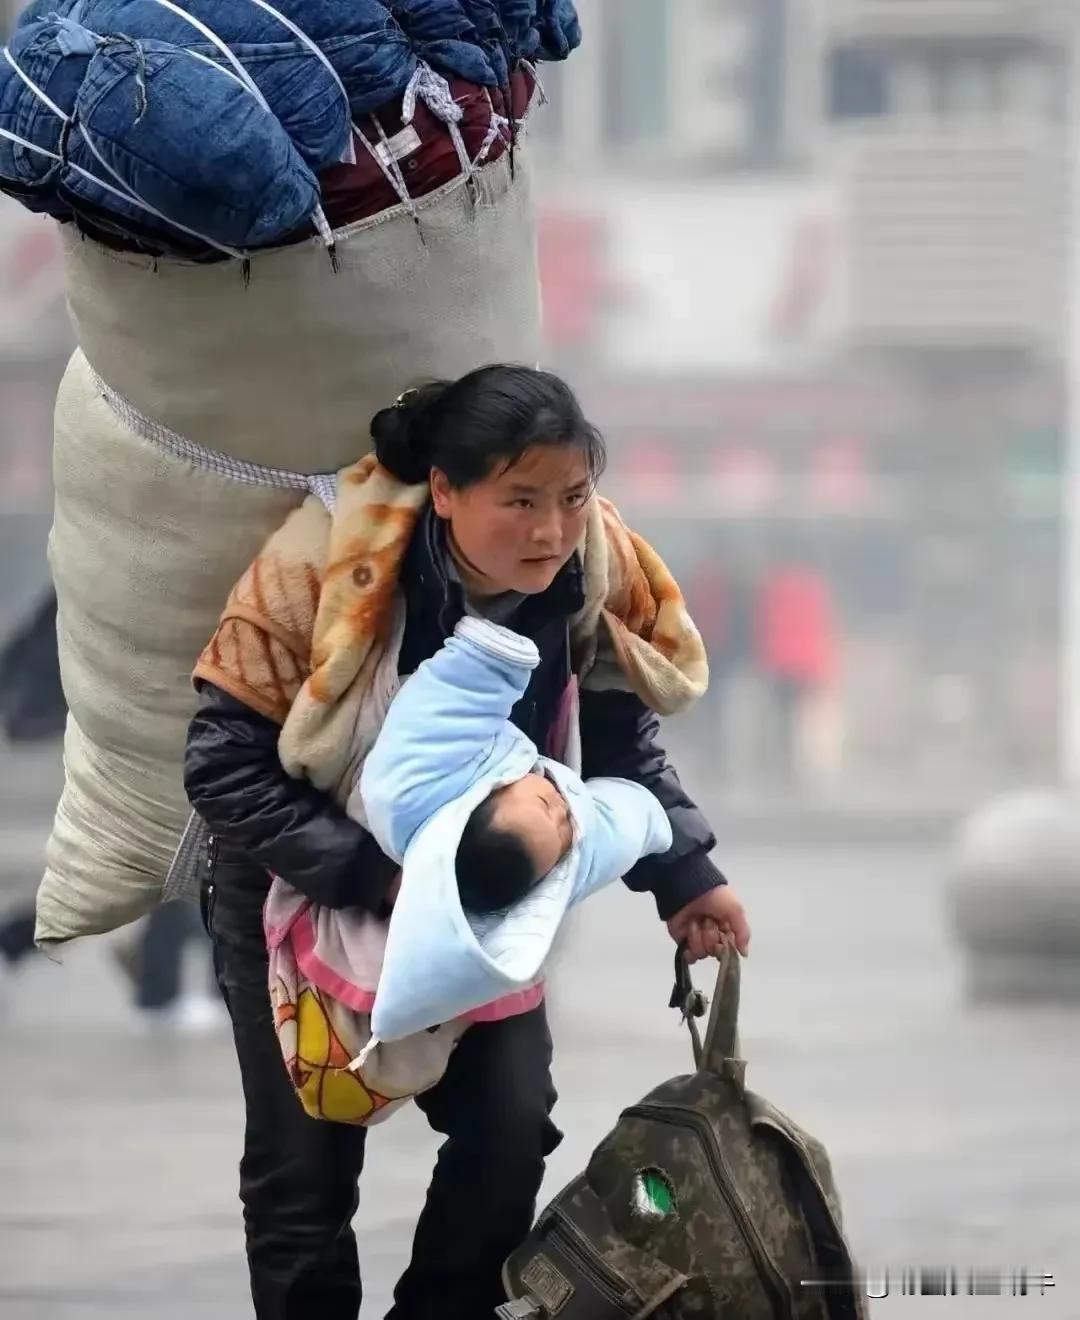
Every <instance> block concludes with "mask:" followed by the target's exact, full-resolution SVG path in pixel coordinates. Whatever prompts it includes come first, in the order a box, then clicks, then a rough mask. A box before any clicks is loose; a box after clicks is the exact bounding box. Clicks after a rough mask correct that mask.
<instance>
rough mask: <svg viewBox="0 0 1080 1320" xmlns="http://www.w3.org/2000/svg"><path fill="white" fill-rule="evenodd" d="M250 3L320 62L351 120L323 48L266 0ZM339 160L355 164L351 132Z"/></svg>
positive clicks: (341, 85)
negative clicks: (275, 21)
mask: <svg viewBox="0 0 1080 1320" xmlns="http://www.w3.org/2000/svg"><path fill="white" fill-rule="evenodd" d="M251 3H252V4H253V5H258V6H259V8H260V9H264V10H265V11H266V12H267V13H268V14H271V15H272V16H273V17H274V18H276V19H277V20H278V22H280V23H282V24H284V26H285V27H287V28H288V29H289V31H290V32H291V33H292V34H293V36H295V37H296V38H297V40H298V41H302V42H303V43H304V45H305V46H307V48H308V49H309V50H310V51H311V53H312V54H313V55H314V56H315V57H316V59H318V60H319V61H321V63H322V64H323V66H324V67H325V68H326V70H327V71H328V72H329V74H330V77H331V78H333V80H334V82H336V83H337V86H338V91H339V92H340V93H341V99H342V100H343V101H344V102H345V114H346V118H347V119H349V120H351V119H352V105H351V103H350V101H349V93H348V92H347V91H346V90H345V84H344V83H343V82H342V81H341V78H340V76H339V74H338V71H337V69H335V68H334V66H333V64H331V63H330V60H329V58H328V57H327V55H326V52H325V51H324V50H323V48H322V47H321V46H320V45H319V44H318V43H317V42H315V41H312V39H311V38H310V37H309V36H308V34H307V33H306V32H305V31H304V29H303V28H302V27H300V26H299V25H298V24H296V23H294V22H293V21H292V19H291V18H288V17H287V16H286V15H285V14H283V13H282V12H281V10H280V9H275V8H274V6H273V5H271V4H268V3H267V0H251ZM350 127H351V125H350ZM341 159H342V161H343V162H344V163H345V164H346V165H355V164H356V146H355V144H354V143H353V140H352V134H351V132H350V134H349V139H348V142H347V143H346V146H345V154H344V155H343V156H342V157H341Z"/></svg>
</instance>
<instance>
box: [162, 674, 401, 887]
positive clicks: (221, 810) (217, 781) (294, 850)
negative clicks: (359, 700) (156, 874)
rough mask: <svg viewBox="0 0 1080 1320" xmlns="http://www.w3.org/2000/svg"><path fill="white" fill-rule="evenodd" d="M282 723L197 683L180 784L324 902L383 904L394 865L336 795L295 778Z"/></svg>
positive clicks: (279, 871)
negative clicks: (283, 745)
mask: <svg viewBox="0 0 1080 1320" xmlns="http://www.w3.org/2000/svg"><path fill="white" fill-rule="evenodd" d="M280 733H281V728H280V726H279V725H278V724H277V723H276V722H275V721H274V720H272V719H268V718H267V717H266V716H265V715H260V714H258V713H257V712H256V711H254V710H252V709H251V707H250V706H247V705H245V704H244V703H243V702H241V701H238V700H237V699H236V698H235V697H233V696H230V695H229V694H228V693H226V692H224V691H222V690H221V689H220V688H218V687H216V686H215V685H214V684H213V683H209V682H201V683H200V684H199V706H198V710H197V712H196V714H195V718H194V719H193V720H192V722H191V726H190V728H189V731H188V741H187V750H186V752H185V755H184V786H185V788H186V789H187V794H188V798H189V799H190V801H191V804H192V806H193V807H194V808H195V810H196V811H197V812H198V813H199V815H200V816H201V817H202V818H203V820H205V821H206V823H207V824H208V825H209V826H210V828H211V830H212V831H213V832H214V833H215V834H216V835H218V836H219V837H220V838H221V839H223V840H224V841H226V842H227V843H229V844H231V845H233V846H234V847H237V848H240V849H243V850H244V851H245V852H247V853H249V854H250V856H251V857H252V858H254V860H255V861H256V862H258V863H260V864H261V865H263V866H265V867H266V869H267V870H268V871H272V872H273V873H274V874H275V875H279V876H281V877H282V879H283V880H287V881H288V882H289V884H291V885H292V886H293V887H294V888H296V889H298V890H300V892H301V893H303V894H307V895H308V897H310V898H313V899H315V901H316V902H318V903H322V904H325V905H326V906H327V907H351V906H354V905H356V906H360V907H364V908H368V909H369V910H370V911H372V912H379V911H380V910H381V909H382V908H383V904H384V901H385V899H386V895H387V891H388V890H389V888H390V885H391V883H392V882H393V880H394V878H395V876H396V875H397V871H398V868H397V865H396V863H394V862H392V861H391V860H390V859H389V858H388V857H386V856H385V855H384V853H383V852H382V849H381V848H380V847H379V845H378V844H377V843H376V842H375V840H374V838H373V837H372V836H371V835H370V834H369V833H368V832H367V830H365V829H364V828H363V827H362V826H360V825H358V824H357V823H356V822H355V821H354V820H351V819H350V818H349V817H348V816H347V815H346V814H345V812H344V811H343V810H342V809H341V808H340V807H339V806H338V805H337V803H336V802H335V801H334V800H333V798H331V797H329V796H328V795H327V794H325V793H322V792H320V791H319V790H318V789H317V788H315V787H313V786H312V785H311V784H310V783H309V782H308V781H307V780H303V779H293V778H292V777H291V776H290V775H288V774H287V773H286V772H285V770H284V768H283V767H282V764H281V761H280V760H279V759H278V750H277V744H278V737H279V735H280Z"/></svg>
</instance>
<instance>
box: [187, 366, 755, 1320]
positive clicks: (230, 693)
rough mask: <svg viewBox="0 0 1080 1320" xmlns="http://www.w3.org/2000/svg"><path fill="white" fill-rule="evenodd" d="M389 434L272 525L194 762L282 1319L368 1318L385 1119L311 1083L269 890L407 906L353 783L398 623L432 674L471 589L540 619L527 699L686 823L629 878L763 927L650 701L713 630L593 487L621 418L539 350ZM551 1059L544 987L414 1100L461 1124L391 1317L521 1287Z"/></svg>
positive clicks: (415, 657)
mask: <svg viewBox="0 0 1080 1320" xmlns="http://www.w3.org/2000/svg"><path fill="white" fill-rule="evenodd" d="M372 435H373V438H374V441H375V456H374V457H368V458H365V459H363V460H361V461H360V462H359V463H357V464H356V465H354V466H353V467H351V468H346V469H344V470H343V471H342V472H341V473H339V474H338V478H337V481H336V490H335V493H334V495H333V496H332V497H330V498H325V497H324V498H323V499H321V500H320V499H319V498H317V497H315V496H313V497H311V498H310V499H309V500H307V501H306V502H305V503H304V504H303V505H302V506H301V508H299V509H298V510H297V511H296V512H294V513H293V514H292V515H291V516H290V517H289V518H288V520H287V521H286V522H285V524H284V525H283V526H282V528H281V529H280V531H279V532H278V533H276V534H275V535H274V536H273V537H272V538H271V539H270V541H269V542H268V543H267V544H266V546H265V547H264V549H263V551H262V553H261V554H260V555H259V556H258V558H257V559H256V560H255V562H254V563H253V564H252V566H251V568H250V569H249V570H248V572H247V573H246V574H245V575H244V577H243V578H242V579H241V580H240V582H239V583H237V585H236V587H235V588H234V590H233V592H232V595H231V597H230V599H229V602H228V604H227V605H226V608H225V611H224V613H223V615H222V618H221V622H220V624H219V627H218V629H217V632H216V633H215V635H214V637H213V639H212V640H211V642H210V644H209V645H208V646H207V648H206V650H205V651H204V653H203V655H202V657H201V659H200V662H199V664H198V666H197V668H196V671H195V680H196V685H197V687H198V689H199V709H198V713H197V714H196V716H195V719H194V720H193V722H192V725H191V730H190V734H189V738H188V746H187V756H186V765H185V770H186V773H185V782H186V787H187V790H188V793H189V796H190V798H191V801H192V804H193V805H194V807H195V809H196V811H197V813H198V814H199V816H200V817H201V819H202V821H203V822H205V824H206V826H207V827H208V829H209V831H210V835H211V838H210V841H209V845H208V848H207V858H208V862H209V865H208V867H207V871H206V881H205V883H204V891H203V902H204V911H205V913H206V916H207V921H208V925H209V928H210V931H211V935H212V937H213V940H214V945H215V952H216V957H217V962H218V970H219V975H220V978H221V983H222V987H223V990H224V993H225V995H226V998H227V1001H228V1004H229V1008H230V1012H231V1014H232V1019H233V1026H234V1034H235V1038H236V1047H237V1053H238V1056H239V1060H240V1067H241V1072H242V1074H243V1081H244V1093H245V1096H246V1103H247V1134H246V1140H245V1150H244V1157H243V1161H242V1164H241V1197H242V1199H243V1202H244V1212H245V1220H246V1226H247V1245H248V1257H249V1262H250V1267H251V1277H252V1291H253V1295H254V1299H255V1309H256V1313H257V1314H258V1315H259V1316H260V1317H262V1318H263V1320H270V1317H274V1318H275V1320H281V1318H282V1317H297V1318H300V1317H303V1320H307V1317H315V1316H317V1317H319V1320H345V1318H346V1317H348V1318H349V1320H354V1317H355V1316H356V1314H357V1311H358V1307H359V1302H360V1281H359V1273H358V1266H357V1254H356V1244H355V1240H354V1237H353V1233H352V1229H351V1220H352V1217H353V1214H354V1212H355V1210H356V1207H357V1201H358V1196H357V1177H358V1175H359V1173H360V1170H361V1167H362V1164H363V1154H364V1140H365V1130H364V1129H363V1128H359V1127H350V1126H345V1125H341V1124H336V1123H325V1122H318V1121H316V1120H314V1119H312V1118H309V1117H308V1116H307V1115H306V1114H305V1113H304V1112H303V1110H302V1109H301V1107H300V1105H299V1104H298V1102H297V1099H296V1095H295V1093H294V1090H293V1087H292V1085H291V1084H290V1081H289V1079H288V1077H287V1075H286V1072H285V1070H284V1069H283V1067H282V1061H281V1052H280V1049H279V1045H278V1042H277V1039H276V1036H275V1030H274V1022H273V1019H272V1013H271V1006H270V1001H269V998H268V995H267V955H266V948H265V941H264V935H263V925H262V909H263V904H264V902H265V900H266V896H267V891H268V888H269V885H270V874H271V872H272V873H274V874H277V875H279V876H281V877H283V878H284V879H285V880H287V881H288V882H289V883H290V884H291V885H293V886H294V887H295V888H296V889H298V890H300V891H301V892H304V893H306V894H308V895H310V896H311V897H312V898H314V899H315V900H316V901H317V902H319V903H323V904H326V905H329V906H331V907H345V906H349V905H352V904H358V905H360V906H361V907H364V908H366V909H368V910H370V911H374V912H380V911H384V910H385V909H386V907H387V904H388V901H389V898H390V895H391V894H392V892H393V886H394V882H395V879H396V867H395V866H394V865H393V864H392V863H390V862H389V861H388V860H387V859H386V858H385V857H383V856H382V854H381V853H380V852H379V849H378V847H377V845H376V844H375V842H374V840H373V839H372V838H371V836H370V835H369V834H367V833H366V832H365V830H364V829H363V828H362V827H361V826H360V825H359V824H357V823H356V822H355V821H354V820H352V819H351V818H350V817H349V816H348V815H347V814H346V812H345V810H344V806H343V803H344V802H345V800H346V799H347V797H348V793H349V789H350V788H351V786H352V784H353V782H354V780H355V776H356V771H357V765H356V756H355V747H356V740H355V731H356V729H357V727H358V726H362V724H363V720H364V711H365V697H366V696H367V695H369V693H370V688H371V684H372V676H373V674H375V673H376V672H377V671H380V672H381V668H382V667H381V666H380V665H379V661H380V660H381V659H382V658H384V657H385V655H386V653H387V648H388V647H398V648H399V649H398V652H397V672H398V673H400V674H408V673H410V672H411V671H412V670H413V669H415V668H416V666H417V665H418V664H419V663H420V662H421V661H423V660H424V659H426V658H427V657H429V656H431V655H432V654H433V653H434V652H435V651H436V650H437V649H438V648H439V647H440V646H441V644H442V642H443V641H444V639H445V638H446V637H447V636H448V635H449V634H450V633H451V632H452V630H453V628H454V626H455V624H456V623H457V621H458V620H459V619H460V618H461V616H462V615H463V614H464V613H466V612H472V613H475V614H479V615H483V616H486V617H489V618H492V619H495V620H498V621H499V622H503V623H509V624H510V625H511V626H512V627H513V628H514V629H515V630H517V631H518V632H521V633H524V634H526V635H528V636H529V637H531V638H532V639H533V640H534V641H535V642H536V644H537V647H538V649H539V651H540V656H541V663H540V665H539V667H538V668H537V670H536V672H535V675H534V677H533V679H532V682H531V684H530V686H529V689H528V690H527V692H526V694H525V697H524V699H523V700H522V702H521V703H520V704H519V705H518V706H517V707H516V708H515V712H514V720H515V723H517V724H518V725H519V727H520V728H522V729H523V730H524V731H525V732H526V733H527V734H528V735H529V737H530V738H532V739H533V741H534V742H535V743H536V744H537V746H539V747H541V748H543V747H549V746H552V745H553V741H554V739H555V738H556V736H557V730H556V726H557V725H558V724H559V723H560V720H561V719H563V717H565V716H566V712H567V708H568V701H569V704H570V705H571V706H574V704H575V698H576V699H577V700H576V708H575V709H574V714H575V715H576V723H577V725H578V729H579V730H580V759H581V762H582V769H583V773H585V774H586V775H618V776H622V777H626V778H630V779H633V780H636V781H638V782H640V783H642V784H644V785H645V786H646V787H648V788H649V789H651V790H652V791H653V792H654V793H655V794H656V796H657V798H658V799H659V800H660V802H661V803H662V805H663V806H664V808H665V809H666V811H667V812H668V815H669V817H670V820H671V824H672V829H673V834H674V844H673V846H672V848H671V849H670V851H669V852H668V853H666V854H663V855H661V856H659V857H653V858H648V859H646V860H645V861H643V862H641V863H640V864H639V865H638V866H637V867H635V868H634V870H633V871H631V873H630V874H629V875H628V876H627V877H626V882H627V884H628V885H629V886H630V888H631V889H635V890H639V891H649V892H651V893H652V894H653V896H654V898H655V901H656V904H657V908H658V911H659V914H660V917H661V918H662V919H663V920H665V921H667V923H668V926H669V929H670V931H671V933H672V935H673V936H674V937H675V938H676V939H684V938H685V939H687V940H688V941H689V947H690V956H691V957H703V956H707V955H710V954H713V953H716V952H717V951H718V950H719V948H720V946H721V944H722V942H723V940H724V939H725V936H726V932H730V933H731V934H732V935H733V936H734V937H735V940H736V942H737V943H738V944H740V945H741V946H742V947H743V948H745V944H746V940H747V938H748V935H747V929H746V923H745V918H744V916H743V914H742V909H741V907H740V906H739V904H738V901H737V900H736V899H735V897H734V895H733V894H732V893H731V891H730V890H729V889H727V888H726V886H725V884H724V879H723V877H722V876H721V875H720V873H719V872H718V871H717V870H716V868H715V867H714V866H713V865H712V863H711V862H710V861H709V859H708V853H709V850H710V849H711V848H712V846H713V843H714V839H713V836H712V834H711V832H710V830H709V827H708V825H707V823H706V822H705V820H704V819H703V818H702V816H701V814H700V812H699V811H698V809H697V807H696V806H695V805H694V803H693V802H692V801H691V800H690V799H689V798H688V797H687V795H686V793H685V792H684V790H683V789H682V787H681V786H680V784H679V781H678V779H677V777H676V775H675V773H674V771H673V770H672V769H671V767H670V766H669V765H668V764H667V761H666V758H665V755H664V753H663V751H662V750H661V749H660V748H659V747H658V746H657V745H656V742H655V735H656V732H657V720H656V715H655V713H654V712H659V713H664V714H666V713H670V712H672V711H674V710H677V709H681V708H684V707H685V706H686V705H688V704H689V703H690V702H692V701H693V700H694V699H695V698H696V697H697V696H699V695H700V694H701V692H702V691H703V690H704V688H705V685H706V682H707V667H706V661H705V655H704V650H703V647H702V644H701V639H700V637H699V635H698V633H697V631H696V630H695V629H694V627H693V625H692V623H691V622H690V620H689V618H688V617H687V615H686V612H685V609H684V607H683V603H682V598H681V596H680V595H679V592H678V589H677V587H676V586H675V584H674V582H673V581H672V580H671V578H670V576H669V575H668V573H667V570H666V569H665V567H664V565H663V564H662V562H661V561H660V560H659V558H658V557H657V556H656V555H655V553H654V552H653V551H652V550H651V549H650V548H649V547H648V546H647V545H646V544H645V543H644V542H642V541H641V540H640V538H637V537H635V536H634V535H633V534H632V533H630V532H629V531H628V530H627V529H626V528H625V527H624V526H623V524H622V523H621V521H620V520H619V518H618V515H617V514H616V513H615V511H614V510H613V509H612V508H611V507H610V506H609V505H607V504H605V502H603V501H602V500H600V499H599V498H598V497H596V495H595V492H594V485H595V480H596V477H597V476H598V474H599V472H600V470H601V468H602V466H603V458H604V449H603V442H602V440H601V439H600V437H599V435H598V434H597V433H596V431H595V430H594V429H593V428H592V427H591V426H590V425H589V424H588V423H587V421H586V420H585V418H584V417H583V415H582V413H581V410H580V407H579V405H578V403H577V401H576V399H575V398H574V396H573V395H572V393H571V392H570V390H569V389H568V388H567V386H566V385H564V384H563V383H562V382H561V381H559V380H558V379H556V378H554V377H552V376H550V375H547V374H545V373H542V372H538V371H534V370H531V369H528V368H524V367H505V366H494V367H488V368H483V369H481V370H479V371H476V372H472V373H470V374H469V375H467V376H465V377H463V378H461V379H460V380H458V381H456V382H455V383H453V384H450V385H445V384H436V385H429V386H425V387H424V388H422V389H420V390H417V391H413V392H410V393H409V394H407V395H405V396H403V397H402V399H401V400H399V402H398V404H397V405H395V406H394V407H393V408H389V409H386V410H384V411H383V412H381V413H379V414H378V415H377V416H376V417H375V419H374V421H373V423H372ZM395 621H396V622H395ZM579 680H580V697H579V698H578V697H577V694H578V682H579ZM650 707H651V708H652V709H650ZM550 1061H551V1039H550V1036H549V1034H548V1027H547V1021H546V1016H545V1010H544V1005H543V1003H542V1002H541V1003H540V1005H539V1006H538V1007H534V1008H532V1009H531V1010H529V1011H525V1012H518V1013H517V1014H516V1015H514V1016H508V1017H504V1018H502V1019H501V1020H496V1021H491V1022H484V1023H481V1024H477V1025H474V1026H472V1027H470V1028H469V1030H468V1031H467V1032H466V1033H465V1035H464V1037H463V1038H462V1040H461V1042H460V1044H459V1045H458V1046H457V1048H456V1050H455V1051H454V1053H453V1055H452V1056H451V1058H450V1063H449V1066H448V1068H447V1071H446V1073H445V1074H444V1076H443V1078H442V1080H441V1081H440V1082H439V1083H438V1084H437V1085H435V1086H434V1087H433V1088H432V1089H431V1090H428V1091H426V1092H424V1093H423V1094H422V1095H420V1096H419V1097H418V1098H417V1103H418V1104H419V1106H420V1107H421V1109H422V1110H423V1111H424V1113H425V1115H426V1117H427V1119H428V1121H429V1123H430V1124H431V1126H432V1127H433V1128H434V1129H435V1130H436V1131H437V1132H440V1133H442V1134H443V1135H445V1137H446V1138H447V1140H446V1142H445V1144H444V1145H443V1147H442V1149H441V1151H440V1154H439V1159H438V1163H437V1166H436V1169H435V1174H434V1178H433V1181H432V1184H431V1188H430V1191H429V1193H428V1199H427V1204H426V1206H425V1209H424V1211H423V1213H422V1215H421V1217H420V1221H419V1224H418V1226H417V1230H416V1238H415V1244H414V1251H413V1258H412V1263H411V1264H410V1265H409V1268H408V1270H407V1271H406V1273H405V1275H404V1276H403V1278H402V1279H401V1281H400V1283H399V1285H398V1288H397V1290H396V1294H395V1299H396V1300H395V1306H394V1309H393V1311H392V1313H391V1314H392V1316H393V1317H395V1320H426V1318H427V1317H432V1318H434V1317H436V1316H438V1317H439V1318H440V1320H453V1318H454V1317H461V1318H462V1320H478V1318H479V1317H481V1316H488V1315H491V1314H492V1311H493V1308H494V1307H495V1306H497V1305H498V1304H499V1303H500V1302H501V1301H503V1300H504V1294H503V1292H502V1288H501V1284H500V1278H499V1270H500V1266H501V1263H502V1261H503V1259H504V1258H505V1257H506V1255H507V1254H508V1253H509V1252H510V1251H511V1250H512V1249H513V1247H514V1246H515V1245H516V1244H517V1243H518V1242H519V1241H520V1240H521V1238H522V1237H523V1236H524V1235H525V1233H526V1232H527V1231H528V1229H529V1227H530V1224H531V1219H532V1214H533V1209H534V1203H535V1197H536V1194H537V1192H538V1190H539V1187H540V1182H541V1178H542V1174H543V1168H544V1160H545V1157H546V1156H547V1155H548V1154H549V1153H550V1152H551V1151H552V1150H553V1149H554V1148H555V1146H556V1145H557V1144H558V1142H559V1140H560V1134H559V1132H558V1130H557V1129H556V1128H555V1127H554V1125H553V1124H552V1122H551V1118H550V1111H551V1108H552V1106H553V1104H554V1102H555V1092H554V1090H553V1088H552V1084H551V1077H550V1071H549V1069H550Z"/></svg>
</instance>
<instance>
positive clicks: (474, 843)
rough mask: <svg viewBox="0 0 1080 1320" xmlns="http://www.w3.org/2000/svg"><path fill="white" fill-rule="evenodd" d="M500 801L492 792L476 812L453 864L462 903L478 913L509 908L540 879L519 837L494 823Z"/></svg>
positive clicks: (470, 818)
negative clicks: (497, 804)
mask: <svg viewBox="0 0 1080 1320" xmlns="http://www.w3.org/2000/svg"><path fill="white" fill-rule="evenodd" d="M497 801H498V799H497V797H496V795H495V794H494V793H493V794H491V795H490V796H489V797H486V798H485V799H484V801H483V802H481V803H480V805H479V806H478V807H477V808H476V809H475V810H474V811H473V813H472V815H471V816H470V817H469V819H468V821H467V822H466V825H465V829H464V832H463V833H462V835H461V842H460V843H459V844H458V850H457V858H456V859H455V863H454V869H455V872H456V874H457V882H458V894H459V895H460V896H461V906H462V907H463V908H464V909H465V911H466V912H469V913H472V914H473V915H475V916H490V915H492V914H493V913H497V912H505V911H507V910H508V909H509V908H512V907H513V906H514V904H515V903H517V902H518V901H519V900H520V899H522V898H524V897H525V895H526V894H527V893H528V892H529V890H530V889H532V888H533V887H534V886H535V884H536V882H537V881H538V880H539V879H540V876H538V875H537V874H536V866H535V864H534V862H533V859H532V858H531V857H530V856H529V850H528V849H527V848H526V847H525V844H524V843H523V842H522V841H521V839H520V837H519V836H518V835H516V834H513V833H511V832H510V831H509V830H501V829H499V828H498V826H497V825H496V824H495V823H494V819H495V809H496V803H497Z"/></svg>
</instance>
